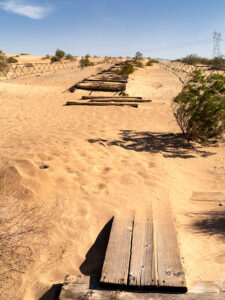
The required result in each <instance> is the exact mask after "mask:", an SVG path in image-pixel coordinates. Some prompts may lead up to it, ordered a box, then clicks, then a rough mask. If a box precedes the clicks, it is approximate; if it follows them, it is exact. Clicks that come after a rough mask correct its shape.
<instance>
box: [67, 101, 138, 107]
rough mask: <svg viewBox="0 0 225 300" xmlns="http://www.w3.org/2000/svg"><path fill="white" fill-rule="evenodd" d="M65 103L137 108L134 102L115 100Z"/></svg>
mask: <svg viewBox="0 0 225 300" xmlns="http://www.w3.org/2000/svg"><path fill="white" fill-rule="evenodd" d="M65 105H86V106H130V107H135V108H138V104H136V103H116V102H114V103H113V102H72V101H68V102H66V104H65Z"/></svg>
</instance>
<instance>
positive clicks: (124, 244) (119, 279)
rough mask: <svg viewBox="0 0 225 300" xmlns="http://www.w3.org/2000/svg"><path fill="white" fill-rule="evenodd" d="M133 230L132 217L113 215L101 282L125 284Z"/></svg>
mask: <svg viewBox="0 0 225 300" xmlns="http://www.w3.org/2000/svg"><path fill="white" fill-rule="evenodd" d="M132 231H133V218H132V217H124V218H119V217H114V220H113V224H112V229H111V233H110V238H109V243H108V247H107V251H106V256H105V260H104V264H103V269H102V275H101V279H100V282H101V283H110V284H121V285H127V283H128V271H129V262H130V254H131V239H132Z"/></svg>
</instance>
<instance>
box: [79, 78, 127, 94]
mask: <svg viewBox="0 0 225 300" xmlns="http://www.w3.org/2000/svg"><path fill="white" fill-rule="evenodd" d="M75 87H76V89H83V90H94V91H112V92H114V91H115V92H116V91H123V90H125V89H126V85H125V84H122V83H116V82H115V83H113V82H110V83H108V84H107V83H100V82H88V81H87V82H85V81H83V82H81V83H78V84H76V86H75Z"/></svg>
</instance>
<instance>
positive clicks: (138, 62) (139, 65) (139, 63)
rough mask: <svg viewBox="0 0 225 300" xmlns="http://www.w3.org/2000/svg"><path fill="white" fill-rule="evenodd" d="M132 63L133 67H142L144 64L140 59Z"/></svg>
mask: <svg viewBox="0 0 225 300" xmlns="http://www.w3.org/2000/svg"><path fill="white" fill-rule="evenodd" d="M134 65H135V67H137V68H143V67H144V65H143V63H142V61H141V60H137V61H135V62H134Z"/></svg>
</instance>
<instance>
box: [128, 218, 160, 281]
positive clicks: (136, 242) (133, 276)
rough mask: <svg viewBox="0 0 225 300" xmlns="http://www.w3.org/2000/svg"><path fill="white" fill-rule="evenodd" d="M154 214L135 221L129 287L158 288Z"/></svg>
mask: <svg viewBox="0 0 225 300" xmlns="http://www.w3.org/2000/svg"><path fill="white" fill-rule="evenodd" d="M155 271H156V270H155V255H154V238H153V219H152V213H150V214H149V215H148V217H146V218H143V219H141V220H135V221H134V229H133V242H132V253H131V263H130V272H129V285H132V286H156V275H155Z"/></svg>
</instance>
